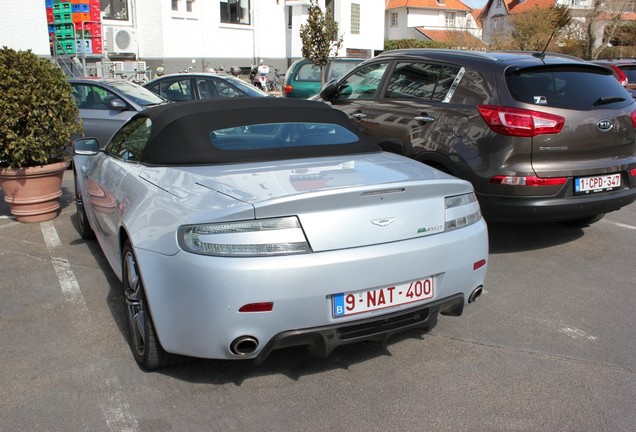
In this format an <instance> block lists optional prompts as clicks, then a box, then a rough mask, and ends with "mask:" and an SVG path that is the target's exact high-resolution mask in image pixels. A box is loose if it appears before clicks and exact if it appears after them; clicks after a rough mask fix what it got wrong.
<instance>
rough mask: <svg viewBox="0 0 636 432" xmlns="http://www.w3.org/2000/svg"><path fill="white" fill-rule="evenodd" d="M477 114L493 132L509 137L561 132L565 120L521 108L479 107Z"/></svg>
mask: <svg viewBox="0 0 636 432" xmlns="http://www.w3.org/2000/svg"><path fill="white" fill-rule="evenodd" d="M477 109H479V114H481V116H482V117H483V118H484V120H485V121H486V124H487V125H488V126H489V127H490V129H492V130H493V131H495V132H497V133H499V134H502V135H510V136H518V137H534V136H537V135H541V134H556V133H559V132H561V129H563V125H564V124H565V119H564V118H563V117H561V116H558V115H554V114H548V113H544V112H540V111H532V110H527V109H521V108H510V107H503V106H495V105H479V106H478V107H477Z"/></svg>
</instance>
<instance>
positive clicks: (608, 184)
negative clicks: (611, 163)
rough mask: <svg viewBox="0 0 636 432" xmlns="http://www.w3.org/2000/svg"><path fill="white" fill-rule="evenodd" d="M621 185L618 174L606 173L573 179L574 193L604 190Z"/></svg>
mask: <svg viewBox="0 0 636 432" xmlns="http://www.w3.org/2000/svg"><path fill="white" fill-rule="evenodd" d="M620 186H621V175H620V174H608V175H600V176H593V177H580V178H577V179H574V192H575V193H591V192H604V191H610V190H614V189H617V188H619V187H620Z"/></svg>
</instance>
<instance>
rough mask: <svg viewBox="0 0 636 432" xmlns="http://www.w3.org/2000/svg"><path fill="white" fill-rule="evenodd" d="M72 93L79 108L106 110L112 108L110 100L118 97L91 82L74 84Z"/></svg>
mask: <svg viewBox="0 0 636 432" xmlns="http://www.w3.org/2000/svg"><path fill="white" fill-rule="evenodd" d="M72 94H73V100H74V101H75V103H76V104H77V107H78V108H81V109H94V110H104V111H107V110H109V109H110V101H111V100H113V99H115V97H116V96H115V95H114V94H113V93H111V92H109V91H108V90H106V89H104V88H102V87H99V86H96V85H89V84H73V93H72Z"/></svg>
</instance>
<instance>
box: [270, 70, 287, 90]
mask: <svg viewBox="0 0 636 432" xmlns="http://www.w3.org/2000/svg"><path fill="white" fill-rule="evenodd" d="M284 79H285V74H282V73H280V70H278V69H276V68H274V79H272V80H271V81H270V82H271V84H270V87H271V89H272V91H281V90H282V86H283V81H284Z"/></svg>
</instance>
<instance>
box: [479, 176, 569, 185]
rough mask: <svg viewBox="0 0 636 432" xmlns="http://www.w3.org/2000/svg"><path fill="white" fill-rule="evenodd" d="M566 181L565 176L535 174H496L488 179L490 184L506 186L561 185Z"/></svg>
mask: <svg viewBox="0 0 636 432" xmlns="http://www.w3.org/2000/svg"><path fill="white" fill-rule="evenodd" d="M566 181H568V178H567V177H537V176H522V177H515V176H503V175H498V176H494V177H493V178H491V179H490V183H492V184H502V185H508V186H561V185H563V184H565V182H566Z"/></svg>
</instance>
